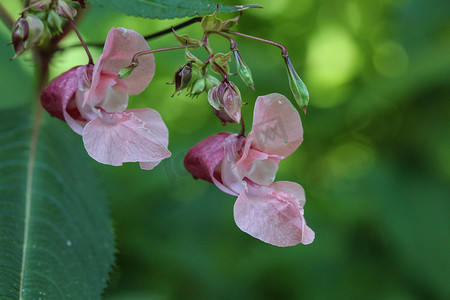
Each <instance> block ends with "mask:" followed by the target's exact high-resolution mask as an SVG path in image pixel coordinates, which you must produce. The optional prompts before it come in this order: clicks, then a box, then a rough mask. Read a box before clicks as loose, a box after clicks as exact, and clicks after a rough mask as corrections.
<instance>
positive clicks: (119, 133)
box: [83, 110, 171, 166]
mask: <svg viewBox="0 0 450 300" xmlns="http://www.w3.org/2000/svg"><path fill="white" fill-rule="evenodd" d="M101 113H102V117H101V118H100V117H98V118H97V119H95V120H92V121H90V122H89V123H88V124H86V126H85V127H84V131H83V142H84V146H85V148H86V150H87V152H88V154H89V155H90V156H91V157H92V158H94V159H95V160H97V161H98V162H101V163H104V164H109V165H113V166H120V165H122V164H123V163H124V162H137V161H138V162H148V161H150V162H156V161H159V160H162V159H164V158H167V157H169V156H170V155H171V153H170V151H169V150H168V149H167V147H166V146H165V145H164V144H163V143H162V142H161V141H159V139H158V137H157V136H155V134H154V133H153V132H152V130H151V129H150V128H147V127H146V126H145V123H144V122H143V121H142V120H141V119H139V118H137V117H136V115H135V114H134V113H133V112H131V113H127V112H125V113H113V114H110V113H107V112H105V111H103V110H102V111H101Z"/></svg>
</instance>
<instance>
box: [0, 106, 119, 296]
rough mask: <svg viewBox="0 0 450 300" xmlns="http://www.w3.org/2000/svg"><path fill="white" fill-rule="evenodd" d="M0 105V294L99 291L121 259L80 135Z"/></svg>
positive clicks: (90, 293) (87, 293)
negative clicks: (38, 122) (116, 254)
mask: <svg viewBox="0 0 450 300" xmlns="http://www.w3.org/2000/svg"><path fill="white" fill-rule="evenodd" d="M31 115H32V114H31V113H30V111H29V110H25V109H21V110H19V109H14V110H4V111H0V120H1V122H0V298H1V299H4V298H5V299H68V298H70V299H98V298H100V295H101V292H102V290H103V288H104V287H105V285H106V282H107V279H108V275H109V272H110V268H111V265H112V263H113V260H114V237H113V231H112V225H111V219H110V216H109V212H108V207H107V203H106V199H105V197H104V195H103V193H102V191H101V190H100V189H99V187H98V185H97V184H96V178H95V176H94V174H93V173H92V171H91V170H90V169H89V166H88V165H87V162H88V161H87V159H88V157H87V155H86V154H85V151H84V149H83V147H82V143H81V140H80V138H79V137H78V136H76V135H74V134H73V133H72V132H70V131H69V130H67V128H66V127H67V126H66V125H65V124H64V123H62V122H61V121H59V120H57V119H53V118H51V120H47V119H50V118H49V117H48V118H44V125H43V126H42V128H41V130H40V133H39V134H37V133H38V132H37V131H36V130H33V127H34V129H36V128H39V125H33V123H32V121H31V118H30V116H31Z"/></svg>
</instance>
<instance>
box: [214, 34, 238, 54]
mask: <svg viewBox="0 0 450 300" xmlns="http://www.w3.org/2000/svg"><path fill="white" fill-rule="evenodd" d="M210 33H212V34H217V35H220V36H222V37H224V38H226V39H228V41H230V50H231V51H234V50H237V49H238V46H237V43H236V41H235V40H234V39H233V38H232V37H231V36H229V35H227V34H224V33H222V32H220V31H210Z"/></svg>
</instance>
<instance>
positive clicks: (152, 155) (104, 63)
mask: <svg viewBox="0 0 450 300" xmlns="http://www.w3.org/2000/svg"><path fill="white" fill-rule="evenodd" d="M148 49H150V48H149V46H148V44H147V42H146V41H145V39H144V38H143V37H142V36H141V35H140V34H138V33H137V32H135V31H133V30H127V29H124V28H112V29H111V30H110V31H109V33H108V36H107V38H106V42H105V47H104V51H103V54H102V55H101V56H100V57H99V59H98V61H97V63H96V64H95V65H94V66H92V65H86V66H78V67H75V68H73V69H71V70H69V71H67V72H65V73H63V74H61V75H60V76H58V77H56V78H55V79H54V80H53V81H52V82H50V84H49V85H48V86H47V88H46V89H45V90H44V92H43V93H42V96H41V102H42V105H43V106H44V108H46V109H47V111H49V113H50V114H51V115H53V116H55V117H58V118H60V119H62V120H64V121H66V122H67V124H68V125H69V126H70V127H71V128H72V130H73V131H75V132H76V133H78V134H80V135H82V136H83V142H84V146H85V148H86V150H87V152H88V154H89V155H90V156H91V157H92V158H94V159H95V160H97V161H98V162H101V163H104V164H109V165H113V166H120V165H122V164H123V163H124V162H136V161H138V162H140V165H141V168H143V169H152V168H154V167H155V166H156V165H158V164H159V162H160V161H161V160H162V159H164V158H167V157H169V156H170V155H171V153H170V151H169V150H168V149H167V146H168V129H167V127H166V125H165V124H164V121H163V120H162V119H161V116H160V115H159V113H158V112H157V111H155V110H153V109H150V108H141V109H130V110H127V109H126V108H127V105H128V95H135V94H139V93H141V92H142V91H143V90H144V89H145V88H146V87H147V85H148V84H149V83H150V81H151V80H152V78H153V75H154V72H155V61H154V57H153V55H146V56H143V57H142V59H140V61H139V62H140V64H139V66H138V67H136V69H135V70H134V71H133V73H132V74H131V75H130V76H128V77H127V78H125V79H119V78H118V77H117V73H118V72H119V71H120V70H121V69H122V68H124V67H126V66H127V65H128V64H129V63H130V61H131V59H132V57H133V55H134V54H135V53H136V52H139V51H144V50H148Z"/></svg>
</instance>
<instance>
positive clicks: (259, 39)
mask: <svg viewBox="0 0 450 300" xmlns="http://www.w3.org/2000/svg"><path fill="white" fill-rule="evenodd" d="M224 32H226V33H229V34H233V35H237V36H240V37H244V38H247V39H251V40H254V41H258V42H262V43H266V44H269V45H273V46H276V47H278V48H280V49H281V55H282V56H283V57H285V56H287V55H288V51H287V48H286V47H285V46H283V45H282V44H280V43H277V42H273V41H269V40H266V39H262V38H259V37H256V36H252V35H248V34H244V33H240V32H235V31H231V30H225V31H224Z"/></svg>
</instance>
